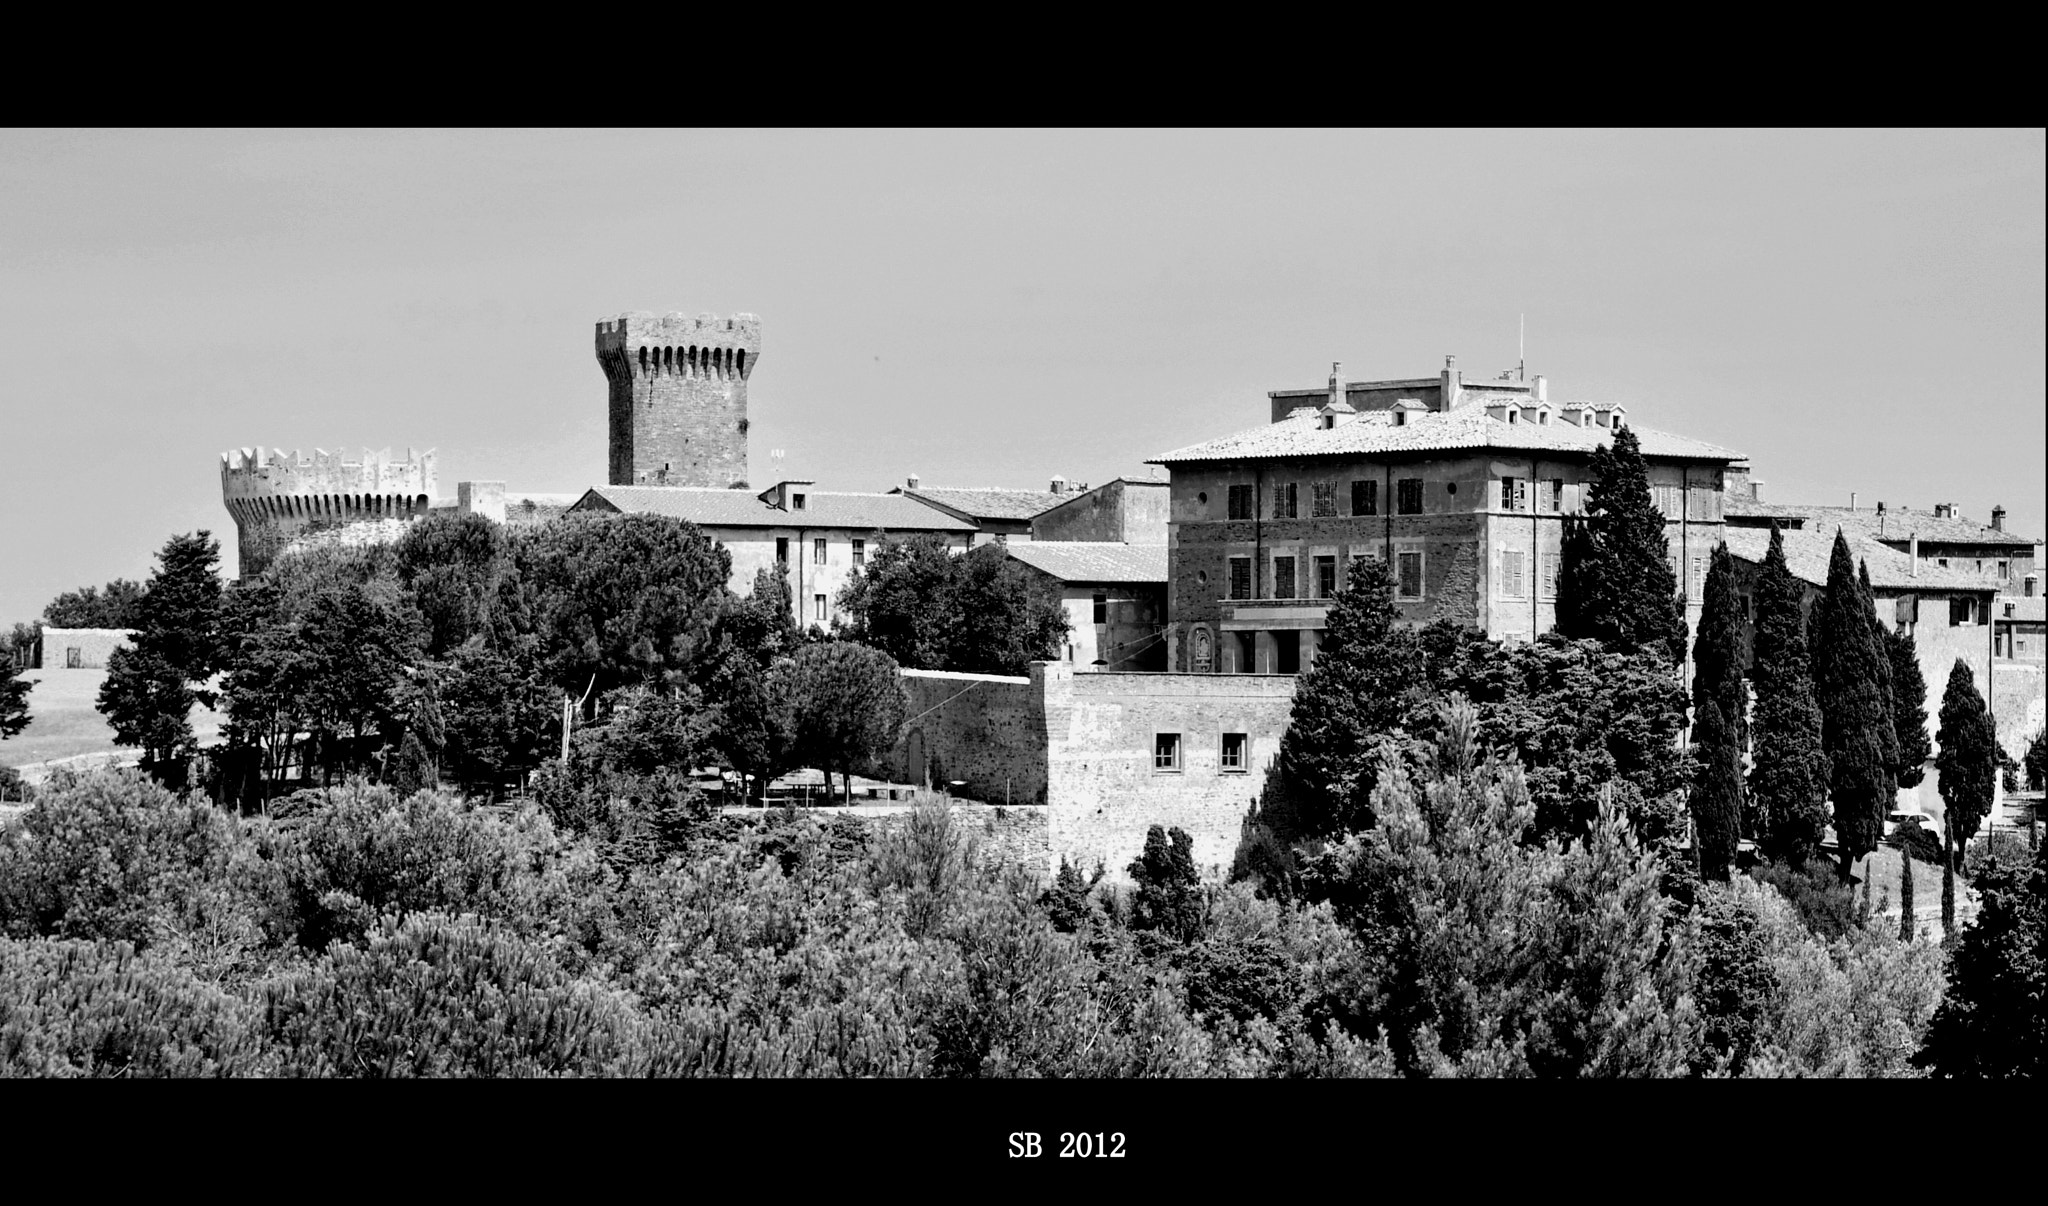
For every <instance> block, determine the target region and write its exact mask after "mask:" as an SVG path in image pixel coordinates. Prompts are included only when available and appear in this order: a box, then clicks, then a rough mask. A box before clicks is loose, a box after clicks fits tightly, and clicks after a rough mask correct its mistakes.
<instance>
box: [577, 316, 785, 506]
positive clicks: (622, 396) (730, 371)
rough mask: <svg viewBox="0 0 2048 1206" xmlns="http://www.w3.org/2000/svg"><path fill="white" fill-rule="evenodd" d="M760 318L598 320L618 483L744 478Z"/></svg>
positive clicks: (719, 485) (721, 483)
mask: <svg viewBox="0 0 2048 1206" xmlns="http://www.w3.org/2000/svg"><path fill="white" fill-rule="evenodd" d="M760 356H761V320H760V319H758V318H756V317H755V316H753V315H752V314H735V315H733V316H732V317H731V318H720V317H718V316H717V315H715V314H700V315H698V316H697V317H695V318H690V317H688V316H687V315H683V314H680V313H669V314H662V315H655V314H649V313H646V312H642V311H635V312H633V313H630V314H621V315H619V316H618V317H617V318H610V319H605V320H602V321H600V322H599V323H598V324H597V362H598V364H599V365H601V366H602V367H603V368H604V375H605V379H606V381H608V382H609V383H610V404H611V424H610V431H611V468H610V477H609V479H608V480H609V482H610V484H612V485H614V486H701V487H710V488H713V489H723V488H726V487H728V486H745V485H746V484H747V378H748V377H749V376H751V375H752V374H753V371H754V365H755V364H756V363H757V362H758V361H759V360H760Z"/></svg>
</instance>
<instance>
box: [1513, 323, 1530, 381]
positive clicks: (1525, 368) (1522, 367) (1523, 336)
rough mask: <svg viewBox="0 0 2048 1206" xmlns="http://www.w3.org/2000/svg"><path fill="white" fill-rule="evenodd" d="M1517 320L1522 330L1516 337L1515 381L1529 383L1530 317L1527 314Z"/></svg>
mask: <svg viewBox="0 0 2048 1206" xmlns="http://www.w3.org/2000/svg"><path fill="white" fill-rule="evenodd" d="M1516 320H1517V322H1518V323H1519V324H1520V330H1519V332H1518V333H1517V334H1516V336H1515V380H1517V381H1527V380H1528V379H1529V376H1528V372H1529V316H1528V315H1527V314H1520V315H1517V316H1516Z"/></svg>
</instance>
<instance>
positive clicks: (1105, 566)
mask: <svg viewBox="0 0 2048 1206" xmlns="http://www.w3.org/2000/svg"><path fill="white" fill-rule="evenodd" d="M1004 547H1005V548H1007V549H1008V550H1009V552H1010V556H1012V557H1014V558H1016V559H1017V560H1019V561H1021V562H1023V563H1024V564H1026V565H1028V566H1030V567H1032V568H1033V569H1037V570H1043V571H1044V572H1046V573H1048V574H1051V575H1052V576H1053V577H1055V578H1058V579H1059V580H1060V581H1062V582H1156V583H1158V584H1160V585H1161V586H1164V585H1165V584H1166V546H1165V545H1163V544H1125V543H1123V542H1122V541H1114V540H1034V541H1032V542H1031V543H1030V544H1011V545H1005V546H1004Z"/></svg>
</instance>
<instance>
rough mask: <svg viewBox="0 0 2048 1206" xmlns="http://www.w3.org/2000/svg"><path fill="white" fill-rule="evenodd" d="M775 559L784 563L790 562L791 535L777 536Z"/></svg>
mask: <svg viewBox="0 0 2048 1206" xmlns="http://www.w3.org/2000/svg"><path fill="white" fill-rule="evenodd" d="M775 559H776V560H777V561H780V562H782V563H783V564H784V565H787V564H789V537H787V536H777V537H776V538H775Z"/></svg>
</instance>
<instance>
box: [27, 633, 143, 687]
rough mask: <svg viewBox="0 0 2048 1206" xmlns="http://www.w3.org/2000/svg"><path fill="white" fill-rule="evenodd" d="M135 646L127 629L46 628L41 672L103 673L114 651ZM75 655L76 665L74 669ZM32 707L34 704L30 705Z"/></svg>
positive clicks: (133, 635) (133, 638) (43, 636)
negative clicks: (88, 671) (93, 671)
mask: <svg viewBox="0 0 2048 1206" xmlns="http://www.w3.org/2000/svg"><path fill="white" fill-rule="evenodd" d="M134 643H135V633H134V632H133V631H132V630H130V629H127V628H45V629H43V632H42V663H43V664H42V667H41V668H42V669H44V670H104V669H106V668H107V659H108V658H109V657H111V656H113V653H114V650H116V649H126V648H129V647H130V646H132V645H133V644H134ZM74 653H75V654H76V657H77V659H78V664H77V665H75V666H74V665H72V664H71V662H72V657H73V655H74ZM29 702H30V703H31V704H33V703H34V702H35V701H34V700H33V699H31V700H30V701H29Z"/></svg>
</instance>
